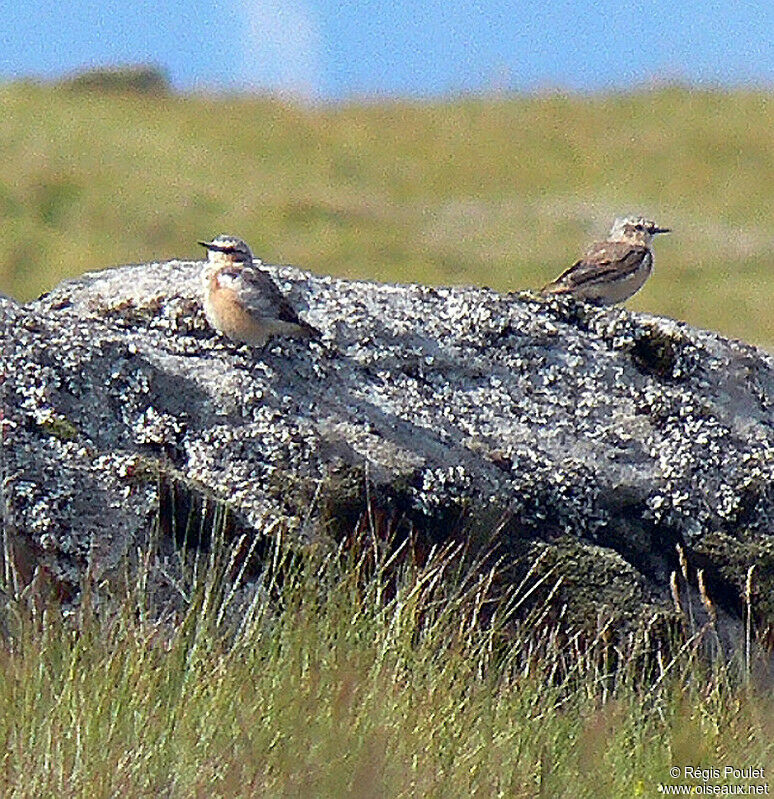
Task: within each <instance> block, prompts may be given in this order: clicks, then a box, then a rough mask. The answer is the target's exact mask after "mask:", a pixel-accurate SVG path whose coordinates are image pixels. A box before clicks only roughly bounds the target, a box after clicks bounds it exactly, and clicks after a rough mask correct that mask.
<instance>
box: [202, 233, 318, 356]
mask: <svg viewBox="0 0 774 799" xmlns="http://www.w3.org/2000/svg"><path fill="white" fill-rule="evenodd" d="M199 244H201V245H202V247H206V248H207V262H206V264H205V265H204V269H203V270H202V283H203V285H204V314H205V316H206V317H207V321H208V322H209V323H210V324H211V325H212V326H213V327H214V328H215V329H216V330H218V331H220V332H221V333H223V334H224V335H226V336H228V338H230V339H231V340H232V341H236V342H239V343H240V344H249V345H250V346H252V347H262V346H263V345H264V344H265V343H266V342H267V341H268V340H269V338H271V336H290V337H293V338H317V337H318V336H319V335H320V333H319V332H318V331H317V330H316V329H315V328H313V327H312V326H311V325H309V324H307V323H306V322H304V321H303V320H301V319H299V318H298V314H297V313H296V311H295V309H294V308H293V306H292V305H291V304H290V303H289V302H288V301H287V299H286V298H285V296H284V295H283V294H282V292H281V291H280V290H279V289H278V288H277V285H276V284H275V283H274V281H273V280H272V279H271V277H270V276H269V274H268V273H267V272H265V271H264V270H263V269H261V268H260V264H261V261H260V260H258V259H254V258H253V253H252V252H251V250H250V248H249V247H248V246H247V244H246V243H245V242H244V241H243V240H242V239H240V238H237V237H236V236H229V235H226V234H222V235H220V236H217V237H216V238H214V239H213V240H212V241H200V242H199Z"/></svg>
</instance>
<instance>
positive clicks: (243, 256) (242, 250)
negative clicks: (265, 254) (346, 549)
mask: <svg viewBox="0 0 774 799" xmlns="http://www.w3.org/2000/svg"><path fill="white" fill-rule="evenodd" d="M199 244H201V245H202V247H205V248H206V249H207V262H208V263H209V264H217V265H218V266H231V265H235V264H239V265H246V266H252V264H253V253H252V251H251V250H250V248H249V247H248V246H247V242H245V241H244V240H243V239H240V238H238V237H237V236H229V235H228V234H226V233H221V235H220V236H216V237H215V238H214V239H213V240H212V241H200V242H199Z"/></svg>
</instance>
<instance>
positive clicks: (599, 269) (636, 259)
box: [542, 216, 669, 305]
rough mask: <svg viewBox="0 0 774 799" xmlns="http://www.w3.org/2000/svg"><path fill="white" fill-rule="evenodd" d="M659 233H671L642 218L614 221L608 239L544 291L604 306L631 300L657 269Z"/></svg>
mask: <svg viewBox="0 0 774 799" xmlns="http://www.w3.org/2000/svg"><path fill="white" fill-rule="evenodd" d="M657 233H669V228H666V227H658V226H657V225H656V223H655V222H651V221H650V220H648V219H643V218H642V217H632V216H628V217H623V218H620V219H616V220H615V222H614V223H613V227H612V230H611V231H610V235H609V236H608V237H607V241H600V242H597V243H596V244H592V245H591V247H590V248H589V250H588V252H587V253H586V255H585V257H584V258H581V260H580V261H576V262H575V263H574V264H573V265H572V266H571V267H570V268H569V269H568V270H567V271H565V272H563V273H562V274H561V275H559V277H558V278H556V280H554V281H553V282H551V283H549V284H548V285H547V286H544V287H543V289H542V291H543V293H544V294H571V295H572V296H574V297H579V298H580V299H583V300H591V301H593V302H598V303H601V304H602V305H613V304H614V303H617V302H623V301H624V300H627V299H628V298H629V297H631V296H632V294H635V293H636V292H638V291H639V290H640V289H641V288H642V286H643V284H644V283H645V281H646V280H647V279H648V278H649V277H650V273H651V272H652V271H653V250H652V248H651V242H652V241H653V237H654V236H655V235H656V234H657Z"/></svg>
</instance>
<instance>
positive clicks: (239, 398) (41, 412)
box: [0, 261, 774, 637]
mask: <svg viewBox="0 0 774 799" xmlns="http://www.w3.org/2000/svg"><path fill="white" fill-rule="evenodd" d="M200 266H201V265H200V264H199V263H195V262H184V261H171V262H167V263H155V264H139V265H132V266H124V267H120V268H117V269H113V270H108V271H101V272H93V273H88V274H86V275H84V276H83V277H81V278H79V279H77V280H71V281H67V282H65V283H63V284H61V285H60V286H58V287H57V288H56V289H55V290H53V291H52V292H50V293H49V294H47V295H44V296H43V297H41V298H40V299H38V300H36V301H34V302H31V303H28V304H27V305H24V306H20V305H18V304H16V303H13V302H12V301H10V300H8V299H6V298H3V297H0V331H2V338H1V339H0V340H1V341H2V362H1V363H2V375H3V378H4V380H3V384H2V409H3V419H2V424H3V442H2V444H3V446H2V461H1V462H0V469H1V470H2V481H3V482H2V491H3V494H2V497H0V499H2V503H3V513H4V522H5V528H6V530H7V531H11V532H10V533H8V535H12V536H13V538H14V540H15V541H18V542H21V544H23V548H24V549H25V551H26V552H27V553H30V554H28V559H29V560H30V561H31V566H30V568H32V566H34V564H36V563H37V564H39V563H42V562H44V563H45V564H46V569H47V570H48V572H49V573H51V574H52V575H54V576H55V579H56V581H57V583H58V584H59V585H61V586H65V587H66V589H67V590H63V591H62V592H61V593H63V594H64V595H68V594H70V595H72V596H77V592H78V586H79V585H80V584H81V581H82V577H83V574H84V570H85V568H86V564H87V563H88V564H89V569H90V574H91V575H92V576H93V577H94V578H95V580H97V581H99V580H106V579H110V575H112V574H115V573H116V572H117V570H119V569H120V564H121V562H122V559H124V558H125V557H126V556H127V554H130V553H132V552H133V551H135V550H136V549H137V547H139V546H142V545H144V544H145V543H147V541H148V540H149V537H150V536H151V535H152V531H153V530H154V529H156V530H158V525H157V524H156V522H157V521H158V518H159V514H160V508H162V510H163V506H164V502H165V499H164V497H165V491H166V492H167V493H169V490H170V489H169V485H172V486H173V488H174V490H178V489H180V487H181V486H182V487H184V489H185V492H187V493H188V494H189V495H191V496H200V497H204V498H206V499H207V501H208V502H209V503H210V504H212V503H222V504H223V505H225V506H227V507H228V508H229V510H230V512H231V513H232V514H233V517H234V518H235V519H237V520H238V523H239V525H240V529H242V530H244V531H247V532H248V533H249V534H250V535H252V536H262V535H264V534H266V532H267V530H269V529H276V526H277V525H281V526H282V528H283V529H285V530H286V531H288V532H289V533H290V534H292V536H294V537H295V541H296V542H297V543H298V544H299V545H303V544H304V543H305V542H309V541H316V542H320V541H323V542H324V541H331V540H334V539H335V538H336V537H340V536H342V535H351V534H353V531H356V530H358V529H363V527H364V525H365V524H366V521H364V520H367V521H368V524H370V525H371V526H373V524H374V523H375V522H374V519H376V520H377V523H378V524H379V525H381V526H382V527H383V528H384V532H385V534H387V531H388V529H389V530H392V531H393V532H395V531H398V532H400V531H402V532H403V533H404V534H405V533H406V531H412V532H413V533H414V534H416V535H420V536H422V537H424V539H425V540H426V541H427V542H428V544H430V543H433V542H439V541H443V540H445V539H447V538H449V537H452V536H454V535H457V534H460V532H461V531H462V530H466V531H468V532H469V531H470V530H472V529H476V530H478V531H479V532H480V533H481V538H482V540H484V539H487V531H491V530H495V531H496V534H495V535H494V543H495V544H496V545H497V546H498V547H499V549H500V551H501V552H505V553H507V554H508V555H509V557H510V558H511V559H512V563H513V572H512V574H513V579H514V581H516V580H518V579H521V578H522V577H523V575H524V574H525V573H527V572H528V570H529V569H530V567H531V566H533V565H534V563H535V562H536V559H539V558H541V557H542V556H541V553H543V552H548V553H550V557H546V558H543V560H545V562H546V563H549V562H550V563H551V564H552V566H551V568H557V567H558V565H559V566H561V569H560V573H562V574H564V575H565V580H564V586H563V588H562V589H561V590H560V591H559V596H560V597H561V599H562V601H563V602H565V604H567V605H568V607H570V609H571V612H574V613H575V620H576V621H577V623H578V624H583V623H584V620H585V621H588V620H589V619H595V618H596V615H597V614H598V613H602V612H605V613H611V614H613V615H618V616H619V617H620V618H621V619H622V620H623V622H624V623H625V624H629V625H631V624H632V623H634V622H636V621H637V620H642V619H643V618H644V617H645V616H646V615H648V614H651V613H658V612H663V613H669V612H670V610H671V608H672V607H673V604H672V597H671V594H670V576H671V574H672V572H674V571H677V572H678V574H679V568H680V567H679V563H678V556H677V550H676V547H677V546H678V545H679V546H680V547H682V549H683V551H684V552H685V553H686V557H687V561H688V564H689V569H690V573H689V580H688V583H687V584H685V585H684V586H683V591H684V593H685V596H688V595H689V594H690V592H691V591H693V592H694V593H695V588H696V585H695V577H696V569H703V570H704V576H705V581H706V582H707V585H708V587H709V590H710V594H711V595H712V597H713V600H714V601H715V602H716V603H717V606H718V608H719V610H720V612H721V613H722V614H723V618H724V619H727V620H728V624H727V625H726V627H727V632H728V635H729V636H732V637H733V636H736V635H740V634H741V633H740V632H739V630H740V627H739V620H740V618H741V615H742V610H741V600H740V595H741V592H743V590H744V586H745V580H746V575H747V571H748V569H749V567H750V566H751V565H752V564H753V563H755V564H756V572H755V597H756V599H755V602H756V603H757V604H755V605H754V609H755V618H756V622H757V623H759V624H760V625H761V626H762V627H765V626H766V624H768V625H772V624H774V607H773V604H774V600H772V596H774V591H773V590H772V588H774V487H773V486H774V479H773V478H774V360H773V359H772V357H771V356H770V355H769V354H767V353H766V352H763V351H761V350H758V349H756V348H754V347H752V346H748V345H746V344H743V343H741V342H738V341H730V340H727V339H724V338H722V337H721V336H719V335H716V334H713V333H710V332H706V331H702V330H697V329H693V328H691V327H689V326H687V325H685V324H681V323H679V322H676V321H673V320H671V319H665V318H659V317H655V316H649V315H645V314H635V313H631V312H629V311H627V310H625V309H623V308H605V309H603V308H597V307H594V306H590V305H586V304H582V303H577V302H575V301H572V300H569V299H566V298H561V297H557V298H550V299H546V298H542V297H538V296H534V295H531V294H529V293H520V294H511V295H502V294H498V293H496V292H494V291H491V290H488V289H485V288H470V287H453V288H430V287H426V286H421V285H384V284H376V283H369V282H358V281H346V280H337V279H334V278H331V277H319V276H315V275H312V274H310V273H308V272H304V271H301V270H298V269H296V268H293V267H274V266H267V267H266V268H267V269H269V271H270V272H271V273H272V275H273V276H274V277H275V279H276V280H277V282H278V284H279V285H280V287H281V288H282V290H283V292H285V293H286V295H287V296H288V297H289V299H290V301H291V302H292V303H293V305H294V306H295V307H296V309H297V310H298V311H299V314H300V315H301V316H302V317H303V318H304V319H305V320H306V321H308V322H309V323H311V324H312V325H314V327H316V328H317V329H318V330H320V331H321V332H322V338H321V340H320V341H319V342H297V341H288V340H283V339H274V340H273V341H272V342H270V343H269V344H268V345H267V346H266V347H265V348H264V349H263V350H251V349H250V348H248V347H246V346H235V345H234V344H232V343H231V342H229V341H227V340H225V339H223V338H222V337H220V336H218V335H217V334H216V333H215V332H214V331H213V330H211V329H210V328H209V327H208V325H207V323H206V321H205V319H204V315H203V312H202V307H201V299H200V297H199V296H198V291H199V281H198V272H199V269H200ZM165 481H166V483H167V487H166V488H165ZM175 487H176V488H175ZM369 505H370V508H369ZM375 511H377V512H375ZM167 533H169V531H168V530H167ZM487 540H489V539H487ZM173 543H174V542H173ZM541 562H542V561H541ZM28 571H29V569H28ZM681 580H682V578H681ZM683 582H684V581H683ZM699 604H700V603H699Z"/></svg>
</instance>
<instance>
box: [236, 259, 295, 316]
mask: <svg viewBox="0 0 774 799" xmlns="http://www.w3.org/2000/svg"><path fill="white" fill-rule="evenodd" d="M224 272H226V273H227V274H229V276H230V277H231V278H232V280H233V282H232V287H233V288H234V290H235V291H236V293H237V296H238V297H239V299H240V300H241V301H242V302H243V303H244V305H245V307H246V308H247V309H248V310H249V311H250V312H251V313H252V314H254V315H255V316H258V317H263V318H268V319H279V320H281V321H282V322H294V323H296V324H299V323H300V320H299V318H298V314H297V313H296V311H295V309H294V308H293V306H292V305H291V304H290V303H289V302H288V301H287V299H286V298H285V295H284V294H283V293H282V292H281V291H280V290H279V288H277V284H276V283H275V282H274V281H273V280H272V279H271V276H270V275H269V274H268V273H266V272H264V270H263V269H259V268H256V267H252V266H243V267H241V268H240V269H238V270H234V271H232V272H230V273H228V272H227V270H224Z"/></svg>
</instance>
